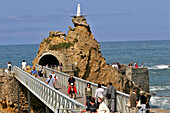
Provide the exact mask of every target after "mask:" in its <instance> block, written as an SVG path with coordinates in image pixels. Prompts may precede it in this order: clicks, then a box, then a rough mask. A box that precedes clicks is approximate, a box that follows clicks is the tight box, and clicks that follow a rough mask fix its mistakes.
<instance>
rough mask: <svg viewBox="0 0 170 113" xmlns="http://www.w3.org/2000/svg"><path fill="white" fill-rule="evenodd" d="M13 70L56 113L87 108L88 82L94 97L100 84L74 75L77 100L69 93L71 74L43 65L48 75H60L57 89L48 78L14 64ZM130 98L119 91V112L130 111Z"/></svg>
mask: <svg viewBox="0 0 170 113" xmlns="http://www.w3.org/2000/svg"><path fill="white" fill-rule="evenodd" d="M38 66H39V65H36V70H37V69H38V68H39V67H38ZM13 71H14V77H15V78H16V79H17V80H18V81H19V82H20V83H21V84H23V85H24V86H25V87H26V88H27V89H28V90H29V91H30V92H32V93H33V94H34V95H35V96H36V97H37V98H39V99H40V100H41V101H42V102H43V103H44V104H45V105H46V106H48V108H50V109H51V110H52V111H53V112H55V113H64V112H74V113H77V112H79V111H80V110H83V109H85V108H86V107H85V105H84V104H85V88H86V86H87V83H90V84H91V87H92V89H93V90H92V96H93V97H94V95H95V91H96V89H97V88H98V87H97V86H98V85H97V84H96V83H93V82H89V81H86V80H83V79H80V78H78V77H74V78H75V83H76V88H77V98H76V100H74V99H72V98H70V97H69V96H68V94H67V87H68V86H67V82H68V79H69V77H70V75H68V74H66V73H62V72H59V71H56V70H53V69H50V68H46V67H43V71H46V73H47V75H49V74H51V72H52V71H53V72H54V74H55V75H56V76H57V77H58V80H57V83H56V88H57V89H58V90H56V89H55V88H53V87H50V86H49V85H47V84H46V83H45V81H46V79H47V78H41V77H37V78H35V77H34V76H32V75H30V74H29V73H26V72H25V71H23V70H21V69H20V68H19V67H16V66H14V68H13ZM102 88H103V89H104V90H106V87H104V86H102ZM105 100H106V99H105ZM128 100H129V95H127V94H125V93H122V92H119V91H117V96H116V101H117V102H116V103H117V104H116V109H117V111H118V112H121V113H129V108H127V107H126V103H127V101H128Z"/></svg>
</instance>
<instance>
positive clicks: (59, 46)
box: [49, 42, 73, 50]
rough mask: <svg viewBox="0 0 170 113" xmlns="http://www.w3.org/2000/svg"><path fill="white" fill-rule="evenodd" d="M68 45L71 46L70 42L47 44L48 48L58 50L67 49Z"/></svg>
mask: <svg viewBox="0 0 170 113" xmlns="http://www.w3.org/2000/svg"><path fill="white" fill-rule="evenodd" d="M70 46H73V44H72V43H70V42H69V43H65V42H64V43H59V44H57V45H51V46H49V50H59V49H68V48H69V47H70Z"/></svg>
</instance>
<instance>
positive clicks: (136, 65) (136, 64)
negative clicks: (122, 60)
mask: <svg viewBox="0 0 170 113" xmlns="http://www.w3.org/2000/svg"><path fill="white" fill-rule="evenodd" d="M128 66H133V62H131V63H129V64H128ZM134 66H135V68H138V67H139V66H138V63H137V62H135V64H134ZM141 67H143V63H141Z"/></svg>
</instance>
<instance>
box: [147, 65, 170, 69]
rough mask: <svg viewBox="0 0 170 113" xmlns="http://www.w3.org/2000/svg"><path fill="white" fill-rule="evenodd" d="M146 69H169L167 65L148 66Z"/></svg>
mask: <svg viewBox="0 0 170 113" xmlns="http://www.w3.org/2000/svg"><path fill="white" fill-rule="evenodd" d="M148 69H170V67H169V65H155V66H152V67H148Z"/></svg>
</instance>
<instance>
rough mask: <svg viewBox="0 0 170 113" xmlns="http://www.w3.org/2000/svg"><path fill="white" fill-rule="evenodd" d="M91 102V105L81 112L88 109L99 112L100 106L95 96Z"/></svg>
mask: <svg viewBox="0 0 170 113" xmlns="http://www.w3.org/2000/svg"><path fill="white" fill-rule="evenodd" d="M90 104H91V106H88V107H87V108H86V109H84V110H83V111H80V112H79V113H82V112H86V111H90V113H97V109H98V108H99V105H98V104H97V103H95V98H94V97H91V98H90Z"/></svg>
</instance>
